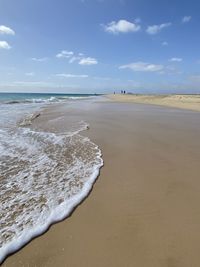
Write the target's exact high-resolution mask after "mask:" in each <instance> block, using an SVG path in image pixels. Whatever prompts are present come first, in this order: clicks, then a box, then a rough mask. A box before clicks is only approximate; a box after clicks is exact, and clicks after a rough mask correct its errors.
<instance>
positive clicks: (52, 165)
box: [0, 114, 103, 262]
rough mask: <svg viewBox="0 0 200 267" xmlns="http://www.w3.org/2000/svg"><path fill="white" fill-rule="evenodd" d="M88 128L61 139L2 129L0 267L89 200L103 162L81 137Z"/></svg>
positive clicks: (49, 134)
mask: <svg viewBox="0 0 200 267" xmlns="http://www.w3.org/2000/svg"><path fill="white" fill-rule="evenodd" d="M29 116H30V114H29ZM15 119H16V118H15ZM26 125H27V124H26ZM87 128H88V125H87V124H86V123H85V122H83V121H81V122H79V123H77V124H76V127H73V130H72V131H68V132H65V133H59V134H58V133H53V132H41V131H35V130H32V129H30V128H24V127H18V126H17V125H16V126H15V127H7V128H1V130H0V151H1V154H0V173H1V174H0V176H1V177H0V202H1V207H0V221H1V228H0V262H2V261H3V260H4V259H5V257H6V256H7V255H9V254H11V253H13V252H15V251H16V250H18V249H19V248H21V247H22V246H23V245H25V244H26V243H27V242H29V241H30V240H31V239H32V238H33V237H35V236H38V235H40V234H41V233H43V232H45V231H46V230H47V229H48V227H49V226H50V225H51V224H52V223H54V222H57V221H60V220H62V219H64V218H65V217H67V216H68V215H70V213H71V212H72V210H73V209H74V208H75V207H76V206H77V205H78V204H79V203H80V202H81V201H82V200H83V199H84V198H85V197H86V196H87V195H88V193H89V191H90V190H91V188H92V186H93V184H94V181H95V180H96V178H97V176H98V174H99V170H100V168H101V166H102V165H103V160H102V157H101V151H100V149H99V148H98V146H97V145H95V144H94V143H93V142H91V141H90V139H89V138H87V137H83V136H81V135H80V132H81V131H82V130H85V129H87Z"/></svg>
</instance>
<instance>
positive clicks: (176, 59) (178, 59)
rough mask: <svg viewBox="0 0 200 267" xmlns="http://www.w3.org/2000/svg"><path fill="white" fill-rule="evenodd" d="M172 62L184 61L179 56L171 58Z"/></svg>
mask: <svg viewBox="0 0 200 267" xmlns="http://www.w3.org/2000/svg"><path fill="white" fill-rule="evenodd" d="M169 61H170V62H181V61H183V59H182V58H179V57H172V58H170V59H169Z"/></svg>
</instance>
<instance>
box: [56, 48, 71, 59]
mask: <svg viewBox="0 0 200 267" xmlns="http://www.w3.org/2000/svg"><path fill="white" fill-rule="evenodd" d="M73 54H74V52H72V51H66V50H62V51H61V52H60V53H58V54H57V55H56V57H57V58H70V57H71V56H73Z"/></svg>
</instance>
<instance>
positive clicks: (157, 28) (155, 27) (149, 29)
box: [146, 22, 172, 35]
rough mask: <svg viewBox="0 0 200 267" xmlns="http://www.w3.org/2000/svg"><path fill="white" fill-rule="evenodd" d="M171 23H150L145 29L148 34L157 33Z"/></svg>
mask: <svg viewBox="0 0 200 267" xmlns="http://www.w3.org/2000/svg"><path fill="white" fill-rule="evenodd" d="M171 25H172V23H171V22H168V23H163V24H160V25H152V26H148V27H147V29H146V32H147V33H148V34H152V35H153V34H157V33H159V32H161V31H162V30H163V29H165V28H167V27H170V26H171Z"/></svg>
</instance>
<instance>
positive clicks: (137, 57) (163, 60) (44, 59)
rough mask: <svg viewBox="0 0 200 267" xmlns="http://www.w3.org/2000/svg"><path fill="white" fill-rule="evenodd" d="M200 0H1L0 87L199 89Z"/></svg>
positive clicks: (93, 90)
mask: <svg viewBox="0 0 200 267" xmlns="http://www.w3.org/2000/svg"><path fill="white" fill-rule="evenodd" d="M199 10H200V1H199V0H190V1H188V0H187V1H186V0H182V1H180V0H167V1H166V0H15V1H13V0H0V92H55V93H110V92H114V91H115V92H119V91H120V90H126V91H127V92H132V93H161V94H162V93H200V34H199V29H200V16H199Z"/></svg>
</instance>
